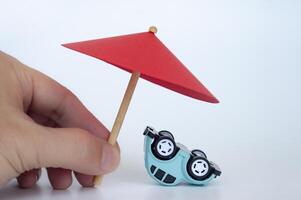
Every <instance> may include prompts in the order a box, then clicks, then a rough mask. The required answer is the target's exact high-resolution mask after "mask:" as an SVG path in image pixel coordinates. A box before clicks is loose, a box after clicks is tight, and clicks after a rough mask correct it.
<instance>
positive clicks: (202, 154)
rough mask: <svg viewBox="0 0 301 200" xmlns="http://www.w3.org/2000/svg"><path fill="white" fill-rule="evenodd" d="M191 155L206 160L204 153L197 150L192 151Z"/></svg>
mask: <svg viewBox="0 0 301 200" xmlns="http://www.w3.org/2000/svg"><path fill="white" fill-rule="evenodd" d="M191 153H192V155H194V156H199V157H202V158H207V155H206V154H205V153H204V151H202V150H199V149H194V150H192V151H191Z"/></svg>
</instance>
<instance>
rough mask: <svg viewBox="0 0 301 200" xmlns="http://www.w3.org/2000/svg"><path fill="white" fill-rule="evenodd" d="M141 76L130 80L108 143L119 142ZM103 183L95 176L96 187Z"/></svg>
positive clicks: (137, 75) (133, 74)
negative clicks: (118, 138)
mask: <svg viewBox="0 0 301 200" xmlns="http://www.w3.org/2000/svg"><path fill="white" fill-rule="evenodd" d="M139 76H140V73H139V72H133V73H132V76H131V79H130V81H129V83H128V86H127V88H126V91H125V94H124V96H123V99H122V102H121V105H120V107H119V111H118V114H117V117H116V119H115V122H114V125H113V128H112V131H111V134H110V137H109V140H108V142H109V143H110V144H115V143H116V140H117V137H118V135H119V132H120V129H121V126H122V123H123V120H124V118H125V114H126V112H127V110H128V107H129V105H130V102H131V99H132V96H133V94H134V91H135V88H136V85H137V82H138V79H139ZM101 181H102V176H95V177H94V185H99V184H100V183H101Z"/></svg>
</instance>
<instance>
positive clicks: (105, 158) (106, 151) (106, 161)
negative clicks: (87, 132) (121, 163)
mask: <svg viewBox="0 0 301 200" xmlns="http://www.w3.org/2000/svg"><path fill="white" fill-rule="evenodd" d="M116 160H117V155H116V151H115V149H114V148H113V146H112V145H110V144H105V145H104V146H103V150H102V158H101V169H102V171H103V172H104V173H105V172H110V171H112V170H113V168H114V167H115V164H116Z"/></svg>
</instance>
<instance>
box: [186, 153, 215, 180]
mask: <svg viewBox="0 0 301 200" xmlns="http://www.w3.org/2000/svg"><path fill="white" fill-rule="evenodd" d="M187 172H188V174H189V176H190V177H191V178H193V179H195V180H198V181H203V180H205V179H207V178H208V177H209V176H210V175H211V172H212V168H211V166H210V163H209V162H208V160H207V159H206V158H203V157H193V156H192V157H191V158H190V159H189V161H188V163H187Z"/></svg>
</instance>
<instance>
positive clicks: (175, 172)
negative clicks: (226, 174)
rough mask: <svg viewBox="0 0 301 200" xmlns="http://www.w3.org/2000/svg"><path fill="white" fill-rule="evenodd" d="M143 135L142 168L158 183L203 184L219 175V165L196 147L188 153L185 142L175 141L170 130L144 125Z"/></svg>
mask: <svg viewBox="0 0 301 200" xmlns="http://www.w3.org/2000/svg"><path fill="white" fill-rule="evenodd" d="M143 135H145V141H144V142H145V143H144V151H145V167H146V170H147V172H148V174H149V175H150V176H151V177H152V178H153V179H155V180H156V181H157V182H158V183H160V184H162V185H177V184H179V183H181V182H187V183H190V184H194V185H204V184H207V183H208V182H209V181H210V180H212V179H213V178H216V177H217V176H220V175H221V170H220V169H219V167H218V166H217V165H216V164H215V163H213V162H211V161H208V160H207V156H206V154H205V153H204V152H203V151H201V150H197V149H196V150H192V151H191V152H190V151H189V150H188V149H187V148H186V147H185V146H184V145H182V144H179V143H177V144H176V143H175V140H174V137H173V135H172V134H171V133H170V132H168V131H160V132H157V131H155V130H154V129H153V128H151V127H147V128H146V129H145V131H144V133H143Z"/></svg>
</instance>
